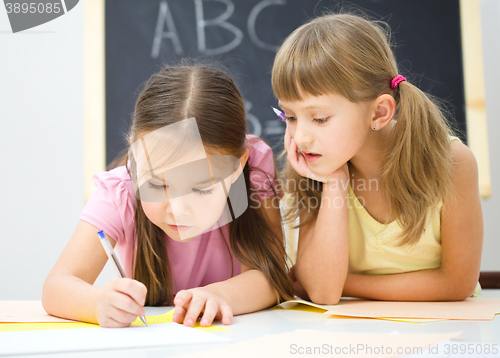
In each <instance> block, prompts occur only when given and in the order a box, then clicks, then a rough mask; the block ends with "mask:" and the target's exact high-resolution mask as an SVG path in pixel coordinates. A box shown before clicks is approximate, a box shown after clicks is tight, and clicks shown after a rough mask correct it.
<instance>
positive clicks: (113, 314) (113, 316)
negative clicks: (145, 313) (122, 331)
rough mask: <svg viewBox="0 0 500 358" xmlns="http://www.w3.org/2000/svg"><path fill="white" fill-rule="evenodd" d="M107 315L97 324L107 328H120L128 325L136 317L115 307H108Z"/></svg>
mask: <svg viewBox="0 0 500 358" xmlns="http://www.w3.org/2000/svg"><path fill="white" fill-rule="evenodd" d="M107 312H108V315H106V316H103V317H102V319H101V321H100V322H99V324H100V325H101V326H102V327H107V328H122V327H128V326H130V324H131V323H132V322H134V321H135V320H136V318H137V316H136V315H134V314H131V313H129V312H126V311H123V310H120V309H118V308H116V307H110V308H109V309H108V310H107Z"/></svg>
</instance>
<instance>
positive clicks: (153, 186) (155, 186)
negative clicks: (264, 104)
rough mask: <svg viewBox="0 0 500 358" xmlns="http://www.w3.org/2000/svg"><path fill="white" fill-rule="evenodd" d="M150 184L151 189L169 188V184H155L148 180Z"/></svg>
mask: <svg viewBox="0 0 500 358" xmlns="http://www.w3.org/2000/svg"><path fill="white" fill-rule="evenodd" d="M148 184H149V187H150V188H151V189H155V190H165V189H167V188H168V186H166V185H157V184H153V183H151V182H148Z"/></svg>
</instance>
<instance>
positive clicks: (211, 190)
mask: <svg viewBox="0 0 500 358" xmlns="http://www.w3.org/2000/svg"><path fill="white" fill-rule="evenodd" d="M213 191H214V189H213V188H212V189H208V190H199V189H194V188H193V192H195V193H196V194H198V195H210V194H212V193H213Z"/></svg>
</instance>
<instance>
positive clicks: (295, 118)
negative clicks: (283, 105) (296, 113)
mask: <svg viewBox="0 0 500 358" xmlns="http://www.w3.org/2000/svg"><path fill="white" fill-rule="evenodd" d="M285 119H286V121H287V122H295V121H296V120H297V117H285Z"/></svg>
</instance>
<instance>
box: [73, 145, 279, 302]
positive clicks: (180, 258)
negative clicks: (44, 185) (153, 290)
mask: <svg viewBox="0 0 500 358" xmlns="http://www.w3.org/2000/svg"><path fill="white" fill-rule="evenodd" d="M246 146H247V148H248V149H249V159H248V163H249V165H250V168H251V169H252V168H256V169H257V170H254V171H251V172H250V182H251V186H252V187H253V188H255V189H257V190H259V191H260V192H259V193H258V194H257V197H258V198H259V200H263V199H265V198H267V197H270V196H272V195H274V192H273V190H272V189H271V187H270V185H271V183H272V185H273V186H274V181H273V179H274V174H275V170H274V158H273V153H272V150H271V148H270V147H269V146H268V145H267V144H265V143H264V142H263V141H261V140H260V139H259V138H258V137H256V136H253V135H247V136H246ZM261 170H262V171H263V172H264V173H263V172H261ZM266 174H267V175H266ZM269 178H271V179H269ZM93 180H94V183H95V185H96V189H95V190H94V192H93V193H92V195H91V197H90V199H89V201H88V202H87V205H86V206H85V208H84V210H83V212H82V214H81V216H80V219H81V220H84V221H86V222H88V223H90V224H92V225H94V226H95V227H97V228H99V229H101V230H104V232H105V233H106V234H107V235H108V236H110V237H111V238H113V239H114V240H115V241H116V246H115V250H116V251H117V252H118V255H119V256H120V260H121V263H122V265H123V268H124V269H125V272H126V274H127V277H132V267H131V266H132V255H133V254H134V251H133V242H134V239H133V228H134V226H133V225H134V222H133V219H134V210H135V205H136V198H135V195H134V188H133V183H132V179H131V178H130V176H129V174H128V172H127V169H126V167H125V166H121V167H118V168H115V169H113V170H110V171H108V172H99V173H96V174H94V177H93ZM274 188H275V189H276V187H275V186H274ZM266 189H267V190H266ZM256 193H257V192H256ZM257 197H256V196H255V194H254V196H253V198H254V199H256V198H257ZM249 205H250V203H249ZM247 210H252V209H249V208H247ZM222 232H223V234H224V236H222V235H221V231H220V230H213V231H210V232H207V233H204V234H201V235H198V236H196V237H195V238H193V239H191V240H190V241H188V242H178V241H174V240H172V239H171V238H170V237H169V236H167V235H166V234H165V240H166V246H167V253H168V258H169V261H170V269H171V273H172V277H173V280H174V287H173V288H174V291H173V292H174V294H175V293H177V292H178V291H179V290H184V289H189V288H194V287H200V286H205V285H208V284H211V283H214V282H219V281H224V280H227V279H229V278H230V277H231V263H232V264H233V269H234V272H233V273H234V275H235V276H236V275H238V274H240V272H241V267H240V262H239V261H238V260H237V259H236V257H235V256H234V255H233V253H232V250H231V246H230V244H229V233H228V228H227V225H225V226H223V227H222ZM224 240H225V241H226V243H224ZM226 244H227V246H226ZM228 247H229V251H228Z"/></svg>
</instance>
